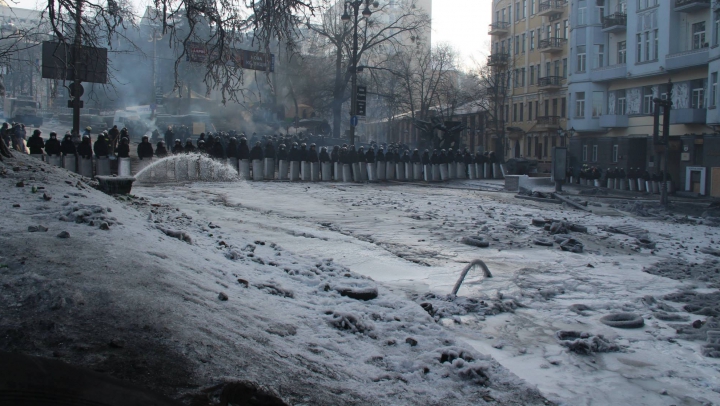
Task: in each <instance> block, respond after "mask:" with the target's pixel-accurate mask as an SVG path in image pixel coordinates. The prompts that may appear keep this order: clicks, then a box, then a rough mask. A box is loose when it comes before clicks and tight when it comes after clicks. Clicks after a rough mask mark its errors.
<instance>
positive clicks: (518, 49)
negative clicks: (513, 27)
mask: <svg viewBox="0 0 720 406" xmlns="http://www.w3.org/2000/svg"><path fill="white" fill-rule="evenodd" d="M519 52H520V36H519V35H516V36H515V55H517V54H518V53H519Z"/></svg>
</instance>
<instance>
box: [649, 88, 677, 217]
mask: <svg viewBox="0 0 720 406" xmlns="http://www.w3.org/2000/svg"><path fill="white" fill-rule="evenodd" d="M667 86H668V88H667V99H666V100H662V99H659V98H655V99H654V100H653V101H654V102H655V111H654V116H653V119H654V120H653V143H654V144H655V146H656V148H657V147H660V148H661V149H662V184H661V185H660V204H662V205H663V206H665V207H667V206H668V205H669V204H670V199H669V197H668V189H667V172H668V155H669V152H668V150H669V149H670V112H671V111H672V105H673V102H672V92H673V83H672V79H668V84H667ZM661 108H662V110H663V123H662V130H663V131H662V138H660V109H661ZM658 155H659V154H658ZM659 167H660V165H658V168H659Z"/></svg>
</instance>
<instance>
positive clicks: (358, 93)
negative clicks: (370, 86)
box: [355, 86, 367, 102]
mask: <svg viewBox="0 0 720 406" xmlns="http://www.w3.org/2000/svg"><path fill="white" fill-rule="evenodd" d="M355 100H357V101H360V102H364V101H365V100H367V86H357V87H356V90H355Z"/></svg>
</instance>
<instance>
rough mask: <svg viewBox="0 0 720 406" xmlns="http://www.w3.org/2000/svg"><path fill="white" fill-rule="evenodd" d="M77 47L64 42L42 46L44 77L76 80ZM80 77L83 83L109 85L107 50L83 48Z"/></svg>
mask: <svg viewBox="0 0 720 406" xmlns="http://www.w3.org/2000/svg"><path fill="white" fill-rule="evenodd" d="M74 61H75V47H74V45H71V44H64V43H62V42H52V41H45V42H43V44H42V77H43V78H44V79H55V80H75V69H74V67H73V62H74ZM77 70H78V76H79V79H80V81H82V82H91V83H107V49H106V48H94V47H88V46H83V47H82V48H81V50H80V57H79V63H78V69H77Z"/></svg>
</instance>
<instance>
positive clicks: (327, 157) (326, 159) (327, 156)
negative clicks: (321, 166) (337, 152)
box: [320, 149, 330, 162]
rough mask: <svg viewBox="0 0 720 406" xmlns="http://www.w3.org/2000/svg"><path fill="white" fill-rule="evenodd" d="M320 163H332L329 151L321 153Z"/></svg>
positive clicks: (325, 150) (324, 150)
mask: <svg viewBox="0 0 720 406" xmlns="http://www.w3.org/2000/svg"><path fill="white" fill-rule="evenodd" d="M320 162H330V154H328V152H327V149H323V150H322V151H320Z"/></svg>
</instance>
